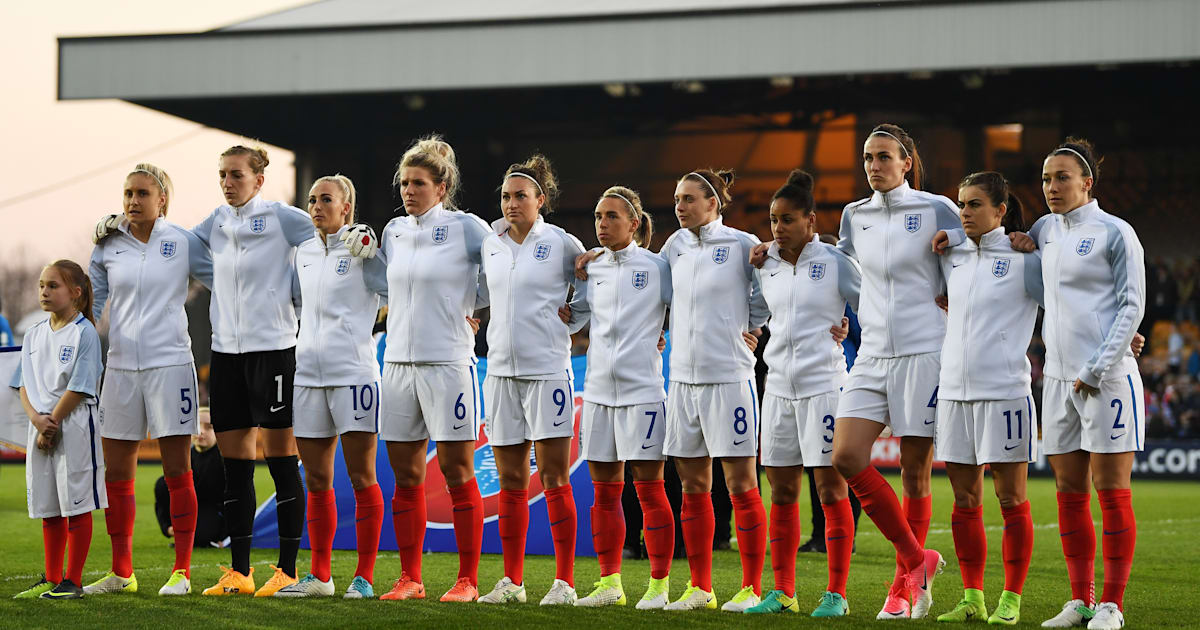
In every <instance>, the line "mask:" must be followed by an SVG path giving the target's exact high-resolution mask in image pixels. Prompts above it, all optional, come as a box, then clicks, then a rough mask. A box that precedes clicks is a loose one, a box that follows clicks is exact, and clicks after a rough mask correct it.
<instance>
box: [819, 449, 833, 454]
mask: <svg viewBox="0 0 1200 630" xmlns="http://www.w3.org/2000/svg"><path fill="white" fill-rule="evenodd" d="M832 452H833V449H831V448H823V449H821V454H822V455H826V454H828V453H832Z"/></svg>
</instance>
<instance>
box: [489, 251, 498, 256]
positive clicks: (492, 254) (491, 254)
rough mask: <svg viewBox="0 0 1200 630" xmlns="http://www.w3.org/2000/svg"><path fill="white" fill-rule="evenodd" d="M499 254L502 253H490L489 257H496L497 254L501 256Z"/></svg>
mask: <svg viewBox="0 0 1200 630" xmlns="http://www.w3.org/2000/svg"><path fill="white" fill-rule="evenodd" d="M499 253H500V252H492V253H490V254H488V255H489V256H495V255H496V254H499Z"/></svg>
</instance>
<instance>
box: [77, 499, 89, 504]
mask: <svg viewBox="0 0 1200 630" xmlns="http://www.w3.org/2000/svg"><path fill="white" fill-rule="evenodd" d="M86 500H87V499H80V500H78V501H76V502H75V505H79V504H80V503H83V502H84V501H86Z"/></svg>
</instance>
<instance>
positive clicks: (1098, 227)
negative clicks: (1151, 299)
mask: <svg viewBox="0 0 1200 630" xmlns="http://www.w3.org/2000/svg"><path fill="white" fill-rule="evenodd" d="M1029 235H1030V236H1031V237H1032V238H1033V239H1034V241H1036V242H1037V244H1038V248H1039V249H1041V251H1042V278H1043V280H1044V282H1045V286H1046V318H1045V323H1044V324H1043V325H1042V336H1043V337H1044V339H1045V341H1046V368H1045V373H1046V376H1049V377H1051V378H1057V379H1060V380H1064V381H1074V380H1075V379H1077V378H1078V379H1080V380H1082V381H1083V382H1085V383H1087V384H1088V385H1091V386H1093V387H1096V386H1098V385H1099V384H1100V381H1101V380H1108V379H1113V378H1121V377H1124V376H1126V375H1129V374H1137V373H1138V365H1137V360H1136V359H1134V357H1133V352H1132V351H1131V350H1130V349H1129V343H1130V342H1131V341H1132V340H1133V335H1134V334H1135V333H1137V328H1138V325H1139V324H1141V322H1142V316H1143V315H1144V314H1145V308H1146V261H1145V252H1144V251H1143V250H1142V244H1141V242H1139V241H1138V237H1137V234H1136V233H1134V231H1133V228H1132V227H1130V226H1129V224H1128V223H1126V222H1125V221H1123V220H1121V219H1119V218H1117V217H1114V216H1113V215H1111V214H1109V213H1107V212H1105V211H1103V210H1101V209H1100V205H1099V204H1097V203H1096V202H1095V201H1094V200H1093V201H1092V202H1090V203H1088V204H1085V205H1083V206H1080V207H1078V208H1076V209H1074V210H1072V211H1070V212H1068V213H1066V214H1062V215H1057V214H1047V215H1045V216H1043V217H1042V218H1040V219H1038V220H1037V222H1036V223H1034V224H1033V228H1032V229H1030V230H1029Z"/></svg>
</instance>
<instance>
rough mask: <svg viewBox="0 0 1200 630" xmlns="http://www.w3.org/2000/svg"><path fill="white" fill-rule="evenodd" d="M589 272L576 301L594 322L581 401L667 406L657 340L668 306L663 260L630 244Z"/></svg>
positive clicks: (602, 256) (607, 251) (604, 254)
mask: <svg viewBox="0 0 1200 630" xmlns="http://www.w3.org/2000/svg"><path fill="white" fill-rule="evenodd" d="M587 272H588V279H587V283H586V284H585V285H583V291H582V292H581V295H580V296H579V299H580V300H585V301H586V303H587V305H588V309H589V310H590V312H591V313H590V316H591V322H592V328H591V332H590V340H591V343H590V344H589V345H588V354H587V358H588V369H587V377H586V379H585V380H584V386H583V399H584V400H586V401H588V402H592V403H596V404H600V405H607V406H609V407H623V406H627V405H642V404H647V403H656V402H661V401H663V400H665V399H666V397H667V393H666V391H665V390H664V389H663V377H662V353H660V352H659V351H658V337H659V334H660V333H661V332H662V326H663V322H664V319H665V318H666V314H667V307H668V306H670V304H671V269H670V267H668V266H667V263H666V260H664V259H663V258H662V257H661V256H659V255H657V254H653V253H651V252H649V251H647V250H645V249H642V248H641V247H639V246H638V245H637V243H630V244H629V245H628V246H627V247H625V248H624V249H619V250H616V251H613V250H610V249H607V248H606V249H604V250H603V251H602V253H601V254H600V257H599V258H597V259H596V260H593V261H592V262H591V263H589V264H588V267H587ZM584 315H586V313H585V314H584ZM573 319H574V320H575V321H578V322H579V323H581V324H582V323H583V321H582V320H583V319H584V317H580V316H576V317H574V318H573Z"/></svg>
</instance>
